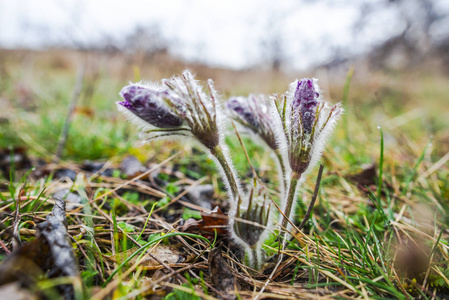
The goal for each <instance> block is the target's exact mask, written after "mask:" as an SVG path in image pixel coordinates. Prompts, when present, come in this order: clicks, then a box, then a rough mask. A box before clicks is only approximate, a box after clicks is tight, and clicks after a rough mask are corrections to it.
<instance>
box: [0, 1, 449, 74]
mask: <svg viewBox="0 0 449 300" xmlns="http://www.w3.org/2000/svg"><path fill="white" fill-rule="evenodd" d="M364 1H373V2H376V1H379V0H364ZM361 2H362V1H357V0H354V1H350V2H349V3H354V4H353V5H348V4H347V3H348V2H347V1H338V0H335V1H298V0H277V1H271V0H227V1H211V0H164V1H160V0H159V1H155V0H152V1H150V0H126V1H111V0H109V1H107V0H90V1H89V0H84V1H83V0H78V1H77V0H0V46H3V47H17V46H26V47H39V46H42V45H45V44H46V43H48V42H50V43H51V42H56V41H63V42H66V43H69V42H71V41H77V42H81V43H84V44H89V43H93V42H95V41H96V40H99V39H102V38H104V36H105V35H107V36H110V37H113V38H116V39H120V37H124V36H125V35H126V34H127V33H130V32H132V30H133V29H134V28H135V27H136V26H137V25H142V26H150V25H152V24H156V25H157V26H158V28H159V30H160V33H161V35H162V36H163V37H164V38H165V39H167V40H168V41H170V42H172V43H173V45H174V46H173V47H171V48H170V51H171V52H172V53H173V54H175V55H178V56H181V57H183V58H184V59H187V60H192V61H200V62H203V63H208V64H210V65H215V66H226V67H230V68H244V67H249V66H252V65H254V64H257V63H260V62H261V61H263V60H264V52H263V51H261V49H263V47H262V44H263V40H273V39H275V38H278V37H279V40H280V41H282V44H283V46H284V47H283V48H282V49H283V52H284V55H285V56H286V57H287V59H288V61H289V65H290V66H291V67H293V68H298V69H302V68H306V67H308V66H310V65H312V64H314V63H319V62H323V61H326V60H327V59H329V57H331V56H332V54H333V52H334V51H335V49H336V48H342V49H345V51H348V52H350V54H356V53H360V52H361V51H364V50H365V49H367V48H369V47H371V46H372V45H375V44H377V43H379V42H380V41H382V40H384V39H386V37H387V36H388V34H394V33H396V32H400V31H401V30H402V29H403V28H404V26H405V24H401V22H400V21H399V18H398V17H397V16H396V14H397V12H395V11H391V10H385V11H380V12H378V13H377V14H376V17H375V18H373V19H372V20H368V24H369V26H367V27H366V29H365V30H364V31H362V32H360V33H358V34H357V35H354V34H353V28H354V22H355V21H356V20H357V17H358V14H359V6H360V3H361ZM447 2H449V1H447ZM329 3H332V4H329Z"/></svg>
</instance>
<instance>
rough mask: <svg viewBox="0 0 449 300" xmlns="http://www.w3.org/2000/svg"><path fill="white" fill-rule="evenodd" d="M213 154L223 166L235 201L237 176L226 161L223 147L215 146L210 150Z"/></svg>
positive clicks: (237, 192) (237, 189)
mask: <svg viewBox="0 0 449 300" xmlns="http://www.w3.org/2000/svg"><path fill="white" fill-rule="evenodd" d="M210 152H211V153H212V155H213V156H215V158H216V159H217V160H218V163H219V164H220V165H221V167H222V168H223V172H224V173H225V175H226V178H225V179H227V181H228V184H229V188H230V192H231V195H232V200H234V201H236V200H237V199H238V196H239V185H238V183H237V178H236V176H235V175H234V172H233V171H232V170H231V165H230V164H229V162H228V158H227V157H226V156H225V154H224V153H223V149H222V148H221V147H220V146H215V147H214V148H212V149H211V150H210Z"/></svg>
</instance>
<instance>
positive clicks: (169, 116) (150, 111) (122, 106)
mask: <svg viewBox="0 0 449 300" xmlns="http://www.w3.org/2000/svg"><path fill="white" fill-rule="evenodd" d="M120 96H122V98H123V100H124V101H119V102H117V105H118V108H119V110H121V111H122V112H124V113H125V114H126V115H128V116H129V117H130V118H131V119H134V121H135V122H138V123H139V124H140V125H143V126H144V127H146V126H147V125H148V124H149V125H152V126H154V127H156V128H178V127H180V126H181V125H182V119H181V118H180V117H179V116H178V115H176V114H175V113H174V112H173V111H172V110H171V109H170V108H169V107H168V106H167V104H166V103H165V99H167V98H168V97H169V93H168V91H167V89H164V88H162V87H160V86H157V85H154V84H153V85H143V84H130V85H128V86H125V87H124V88H123V89H122V90H121V91H120ZM144 122H146V123H147V124H146V123H144Z"/></svg>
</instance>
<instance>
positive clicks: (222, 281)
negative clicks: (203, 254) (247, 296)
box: [209, 246, 238, 300]
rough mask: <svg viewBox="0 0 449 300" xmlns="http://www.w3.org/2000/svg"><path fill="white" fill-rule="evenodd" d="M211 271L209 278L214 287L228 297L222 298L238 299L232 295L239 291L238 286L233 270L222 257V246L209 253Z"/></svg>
mask: <svg viewBox="0 0 449 300" xmlns="http://www.w3.org/2000/svg"><path fill="white" fill-rule="evenodd" d="M209 269H210V275H209V276H210V279H211V281H212V283H213V285H214V287H215V288H216V289H217V290H218V291H220V292H223V294H224V295H226V297H220V298H222V299H228V300H231V299H237V297H236V295H234V294H232V292H235V291H237V290H238V286H237V283H236V280H235V277H234V274H232V271H231V268H230V267H229V265H228V263H227V262H226V260H224V258H223V256H222V255H221V246H220V247H217V248H214V249H212V250H211V251H210V252H209Z"/></svg>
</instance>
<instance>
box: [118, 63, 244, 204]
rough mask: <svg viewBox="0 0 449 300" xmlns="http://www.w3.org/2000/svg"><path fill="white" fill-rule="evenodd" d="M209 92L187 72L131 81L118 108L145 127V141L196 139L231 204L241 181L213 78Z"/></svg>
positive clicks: (208, 83) (234, 199)
mask: <svg viewBox="0 0 449 300" xmlns="http://www.w3.org/2000/svg"><path fill="white" fill-rule="evenodd" d="M207 88H208V93H206V92H205V90H204V88H203V86H202V85H201V83H200V82H199V81H196V80H195V79H194V77H193V75H192V74H191V73H190V72H189V71H184V72H183V74H182V75H181V76H174V77H172V78H170V79H164V80H162V85H158V84H147V85H145V84H131V85H129V86H126V87H125V88H123V89H122V91H121V92H120V95H121V96H122V98H123V99H124V101H121V102H117V104H118V108H119V110H120V111H122V112H124V113H125V114H126V115H127V116H128V117H129V119H130V120H131V121H133V122H135V123H137V124H138V125H140V126H141V127H143V128H144V130H145V132H146V134H147V140H151V139H155V138H162V137H184V138H189V139H190V140H193V141H195V142H197V144H198V145H200V146H202V147H203V148H204V149H205V150H207V151H209V152H210V153H211V154H212V155H213V157H215V159H216V160H217V162H218V164H219V166H220V168H221V171H222V175H223V178H224V180H225V183H226V184H227V187H228V191H229V192H230V196H231V199H232V201H231V202H232V203H233V202H235V201H236V199H237V197H238V194H239V189H240V184H239V183H238V177H237V175H236V172H235V170H234V168H233V166H232V163H231V160H230V158H229V154H228V150H227V146H226V144H225V142H224V134H225V133H224V132H225V125H224V119H225V117H224V115H221V114H220V113H218V111H220V110H221V108H220V103H218V102H217V100H216V99H217V92H216V91H215V89H214V86H213V81H212V80H208V82H207Z"/></svg>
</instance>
